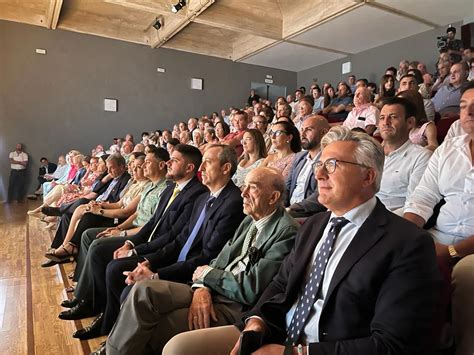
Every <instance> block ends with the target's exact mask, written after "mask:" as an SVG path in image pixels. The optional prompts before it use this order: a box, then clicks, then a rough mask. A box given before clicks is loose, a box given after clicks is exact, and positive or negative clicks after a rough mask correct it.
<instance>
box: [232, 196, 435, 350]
mask: <svg viewBox="0 0 474 355" xmlns="http://www.w3.org/2000/svg"><path fill="white" fill-rule="evenodd" d="M329 216H330V213H329V212H324V213H318V214H317V215H315V216H313V217H311V218H308V220H307V221H306V223H304V224H303V226H302V227H301V228H300V230H299V232H298V235H297V237H296V244H295V246H294V248H293V250H292V251H291V253H290V255H289V256H288V257H287V258H286V259H285V261H284V262H283V265H282V267H281V268H280V271H279V273H278V274H277V276H276V277H275V278H274V280H273V282H272V283H271V284H270V286H269V287H268V288H267V289H266V291H265V293H264V294H263V295H262V297H261V298H260V300H259V301H258V303H257V305H256V306H255V307H254V309H253V310H251V311H250V312H248V313H246V314H245V315H244V318H243V319H246V318H247V317H249V316H253V315H257V316H260V317H261V318H262V319H263V320H264V322H265V324H266V326H267V329H268V332H267V335H266V339H265V342H266V343H284V341H285V339H286V322H285V316H286V314H287V312H288V311H289V309H290V308H291V307H292V305H293V304H294V302H296V301H297V299H298V296H299V291H300V290H301V288H302V285H304V284H305V282H306V275H307V268H308V264H312V257H313V253H314V250H315V247H316V245H317V243H318V241H319V240H320V239H321V237H322V234H323V231H324V228H325V226H326V224H327V223H328V220H329ZM440 289H441V278H440V274H439V271H438V268H437V264H436V253H435V248H434V243H433V239H432V238H431V236H430V235H429V234H428V233H427V232H426V231H424V230H422V229H420V228H418V227H416V226H415V225H414V224H413V223H411V222H409V221H407V220H405V219H403V218H400V217H398V216H396V215H395V214H393V213H391V212H390V211H388V210H387V209H386V208H385V207H384V206H383V204H382V203H381V202H380V201H377V205H376V207H375V209H374V211H373V212H372V213H371V214H370V216H369V217H368V218H367V220H366V221H365V222H364V224H363V225H362V226H361V227H360V228H359V230H358V232H357V234H356V235H355V237H354V239H353V240H352V242H351V243H350V245H349V247H348V248H347V250H346V252H345V253H344V255H343V257H342V259H341V260H340V262H339V264H338V266H337V268H336V271H335V273H334V275H333V277H332V279H331V283H330V285H329V289H328V292H327V295H326V298H325V301H324V305H323V308H322V311H321V317H320V320H319V343H311V344H309V347H310V353H314V354H393V355H395V354H396V355H398V354H426V353H429V351H427V349H428V345H427V344H426V343H427V340H428V338H429V336H431V330H432V329H433V324H432V322H433V318H434V317H433V314H434V313H435V312H434V309H435V307H436V305H437V304H438V302H439V294H440ZM238 326H239V327H240V328H243V326H244V324H243V323H240V324H238Z"/></svg>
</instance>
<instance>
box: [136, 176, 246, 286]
mask: <svg viewBox="0 0 474 355" xmlns="http://www.w3.org/2000/svg"><path fill="white" fill-rule="evenodd" d="M209 196H210V193H209V192H208V193H205V194H202V195H201V196H200V197H199V198H198V199H197V200H196V203H195V204H194V208H193V212H192V214H191V218H190V223H189V224H188V225H187V226H186V227H185V228H183V230H182V232H181V233H180V234H179V235H178V236H177V237H176V238H175V239H173V240H171V241H170V242H169V243H168V244H167V245H165V246H164V247H163V248H160V249H159V250H157V251H156V252H155V253H153V254H149V255H145V258H146V259H147V260H148V261H149V262H150V263H151V268H152V269H154V270H157V272H158V274H159V275H160V278H161V279H166V280H171V281H176V282H188V281H191V278H192V275H193V272H194V270H195V269H196V267H198V266H200V265H206V264H209V262H210V261H211V260H212V259H214V258H215V257H217V255H218V254H219V253H220V251H221V250H222V248H223V247H224V245H225V244H226V242H227V241H228V240H230V239H231V238H232V236H233V235H234V233H235V231H236V229H237V227H238V226H239V225H240V222H242V220H243V219H244V213H243V207H242V197H241V196H240V189H239V188H238V187H237V186H235V184H234V183H233V182H232V181H229V182H228V183H227V185H226V186H225V187H224V189H223V190H222V191H221V193H220V194H219V196H218V197H217V199H216V200H215V201H214V203H213V204H212V206H211V207H210V208H209V210H208V211H207V213H206V216H205V217H204V221H203V224H202V226H201V228H200V229H199V232H198V234H197V235H196V237H195V238H194V241H193V243H192V245H191V248H190V249H189V251H188V254H187V256H186V260H185V261H181V262H177V260H178V256H179V254H180V252H181V250H182V248H183V246H184V245H185V244H186V242H187V240H188V237H189V235H190V234H191V232H192V230H193V229H194V226H195V225H196V222H197V220H198V219H199V216H200V214H201V212H202V210H203V208H204V206H205V204H206V202H207V200H208V199H209Z"/></svg>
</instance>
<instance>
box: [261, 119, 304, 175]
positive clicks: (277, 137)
mask: <svg viewBox="0 0 474 355" xmlns="http://www.w3.org/2000/svg"><path fill="white" fill-rule="evenodd" d="M270 136H271V137H272V148H273V149H274V151H275V152H274V153H271V154H269V155H268V156H267V157H266V158H265V160H264V161H263V162H262V164H261V166H268V167H270V168H275V169H277V170H278V171H279V172H280V173H281V174H282V175H283V178H284V179H286V178H287V177H288V175H289V174H290V172H291V166H292V164H293V159H294V158H295V153H298V152H299V151H300V150H301V140H300V134H299V132H298V130H297V129H296V127H295V126H294V125H293V124H291V123H289V122H285V121H278V122H277V123H275V124H274V125H273V126H272V129H271V130H270Z"/></svg>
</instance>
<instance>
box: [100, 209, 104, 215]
mask: <svg viewBox="0 0 474 355" xmlns="http://www.w3.org/2000/svg"><path fill="white" fill-rule="evenodd" d="M99 213H100V215H101V216H103V215H104V210H103V209H102V208H101V209H100V210H99Z"/></svg>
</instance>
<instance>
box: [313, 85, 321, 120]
mask: <svg viewBox="0 0 474 355" xmlns="http://www.w3.org/2000/svg"><path fill="white" fill-rule="evenodd" d="M311 95H312V96H313V100H314V105H313V114H319V113H321V112H322V111H323V108H324V95H322V93H321V89H320V87H319V86H317V85H316V86H315V87H314V88H312V89H311Z"/></svg>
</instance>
